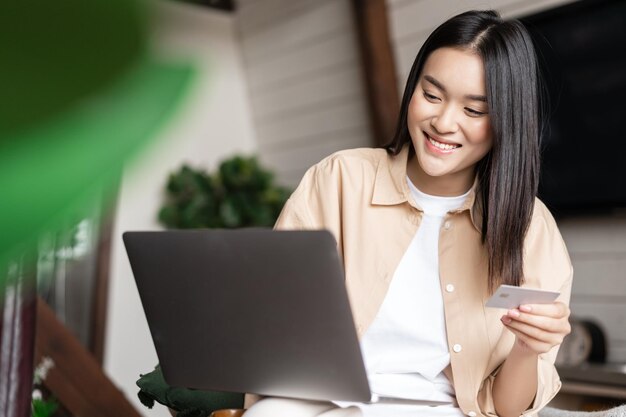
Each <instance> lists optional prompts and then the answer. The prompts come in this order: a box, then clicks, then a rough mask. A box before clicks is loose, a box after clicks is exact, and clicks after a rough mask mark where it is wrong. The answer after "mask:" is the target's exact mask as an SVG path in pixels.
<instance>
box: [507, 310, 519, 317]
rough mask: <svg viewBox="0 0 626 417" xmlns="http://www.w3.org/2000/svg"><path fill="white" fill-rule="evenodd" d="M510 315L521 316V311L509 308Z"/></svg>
mask: <svg viewBox="0 0 626 417" xmlns="http://www.w3.org/2000/svg"><path fill="white" fill-rule="evenodd" d="M509 316H511V317H519V311H517V310H509Z"/></svg>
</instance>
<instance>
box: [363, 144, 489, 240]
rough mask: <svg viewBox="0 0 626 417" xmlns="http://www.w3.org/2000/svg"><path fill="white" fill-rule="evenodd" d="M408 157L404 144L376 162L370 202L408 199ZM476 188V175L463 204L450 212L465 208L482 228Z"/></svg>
mask: <svg viewBox="0 0 626 417" xmlns="http://www.w3.org/2000/svg"><path fill="white" fill-rule="evenodd" d="M408 157H409V145H408V144H407V145H404V146H403V147H402V150H401V151H400V153H399V154H398V155H395V156H394V155H390V154H387V155H386V157H384V158H382V159H381V160H380V162H379V163H378V168H377V169H376V179H375V181H374V192H373V193H372V204H373V205H381V206H390V205H397V204H402V203H406V202H408V201H409V195H410V193H411V191H410V190H409V186H408V184H407V182H406V165H407V161H408ZM477 189H478V176H476V177H475V178H474V184H473V185H472V188H471V189H470V192H469V194H468V195H467V198H466V199H465V201H464V202H463V205H461V207H459V208H458V209H456V210H452V211H451V213H461V212H463V211H465V210H468V211H469V212H470V217H471V219H472V224H473V225H474V227H475V228H476V230H478V231H479V232H480V231H481V228H482V209H481V207H480V206H481V203H480V198H476V193H477Z"/></svg>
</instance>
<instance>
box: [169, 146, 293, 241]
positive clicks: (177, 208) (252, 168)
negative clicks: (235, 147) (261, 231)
mask: <svg viewBox="0 0 626 417" xmlns="http://www.w3.org/2000/svg"><path fill="white" fill-rule="evenodd" d="M166 191H167V199H166V202H165V204H164V205H163V207H162V208H161V210H160V211H159V221H160V222H161V223H162V224H163V225H164V226H166V227H168V228H178V229H191V228H229V229H230V228H238V227H252V226H258V227H271V226H272V225H273V224H274V222H275V221H276V219H277V218H278V215H279V214H280V210H281V209H282V207H283V205H284V204H285V202H286V201H287V198H288V197H289V194H290V190H288V189H287V188H285V187H280V186H277V185H275V184H274V175H273V173H272V172H270V171H269V170H267V169H264V168H263V167H261V166H260V165H259V163H258V161H257V159H256V158H255V157H242V156H235V157H232V158H230V159H227V160H225V161H223V162H222V163H221V164H220V166H219V168H218V170H217V172H215V173H213V174H210V173H207V172H206V171H204V170H201V169H194V168H191V167H189V166H187V165H183V166H182V168H181V169H180V170H179V171H178V172H175V173H172V174H170V176H169V179H168V182H167V186H166Z"/></svg>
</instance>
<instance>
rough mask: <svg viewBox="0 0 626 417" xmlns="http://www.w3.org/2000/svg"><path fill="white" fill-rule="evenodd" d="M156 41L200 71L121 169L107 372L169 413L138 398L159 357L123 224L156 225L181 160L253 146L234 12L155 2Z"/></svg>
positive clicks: (205, 159)
mask: <svg viewBox="0 0 626 417" xmlns="http://www.w3.org/2000/svg"><path fill="white" fill-rule="evenodd" d="M155 12H156V14H155V34H154V45H155V48H156V49H157V52H159V54H160V55H163V56H170V57H181V58H187V59H188V58H192V59H193V60H194V61H195V65H196V67H197V69H198V70H199V79H197V80H196V84H195V85H194V86H193V89H192V91H191V94H190V95H189V97H188V98H187V100H186V102H185V104H184V106H183V108H182V109H181V111H180V114H179V116H178V117H177V118H175V119H174V120H172V122H171V123H169V124H168V126H167V127H166V129H165V131H164V132H162V134H161V136H160V137H159V138H158V139H157V140H156V141H154V142H153V143H152V144H151V145H150V147H149V148H148V149H146V150H145V151H144V152H143V154H142V155H141V157H140V158H138V159H137V160H135V161H133V163H132V164H130V165H129V166H128V168H127V170H126V172H125V173H124V176H123V181H122V185H121V190H120V195H119V201H118V206H117V212H116V216H117V219H116V224H115V228H114V239H113V240H114V242H113V248H112V260H111V262H112V263H111V277H110V288H109V305H108V316H107V331H106V346H105V361H104V368H105V372H106V373H107V374H108V375H109V376H110V377H111V378H112V380H113V382H114V383H115V384H116V385H118V387H120V389H121V390H122V391H123V392H124V394H125V395H126V396H127V397H128V398H129V399H130V400H131V401H132V402H133V403H134V404H136V408H137V409H138V410H139V411H140V412H141V413H143V414H145V415H148V416H163V417H165V416H169V413H167V411H166V409H165V407H162V406H160V405H157V406H155V407H154V408H153V409H152V410H148V409H146V408H145V407H144V406H143V405H141V404H140V403H139V401H138V400H137V395H136V393H137V391H138V389H137V387H136V386H135V381H136V380H137V378H138V377H139V373H146V372H147V371H150V370H151V369H152V368H153V366H154V365H155V364H156V363H157V357H156V353H155V351H154V346H153V343H152V339H151V337H150V333H149V330H148V327H147V323H146V320H145V316H144V313H143V310H142V308H141V304H140V300H139V297H138V294H137V289H136V286H135V283H134V280H133V276H132V273H131V270H130V266H129V264H128V259H127V257H126V253H125V251H124V248H123V245H122V240H121V234H122V232H123V231H126V230H154V229H159V228H160V226H159V225H158V223H157V221H156V215H157V211H158V208H159V207H160V205H161V202H162V190H163V187H164V184H165V181H166V178H167V175H168V173H170V172H172V171H174V170H177V169H178V168H179V167H180V165H181V164H182V163H183V162H187V163H190V164H191V165H193V166H202V167H206V168H211V169H212V168H214V167H215V165H216V162H217V161H218V160H221V159H222V158H224V157H227V156H230V155H231V154H233V153H236V152H244V153H246V154H248V153H251V152H254V151H256V141H255V137H254V131H253V128H252V118H251V115H250V111H249V107H248V99H247V96H246V86H245V77H244V74H243V71H242V66H241V59H240V56H239V46H238V42H237V39H236V36H235V31H234V22H233V17H232V15H228V14H223V13H220V12H215V11H211V10H209V9H208V8H202V7H197V6H192V5H186V4H178V3H175V2H159V3H157V7H156V11H155Z"/></svg>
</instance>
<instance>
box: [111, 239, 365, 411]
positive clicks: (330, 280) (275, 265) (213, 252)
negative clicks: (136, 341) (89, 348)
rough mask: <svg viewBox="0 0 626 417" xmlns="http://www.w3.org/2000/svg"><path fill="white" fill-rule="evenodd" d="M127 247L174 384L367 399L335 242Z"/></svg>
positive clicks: (138, 242)
mask: <svg viewBox="0 0 626 417" xmlns="http://www.w3.org/2000/svg"><path fill="white" fill-rule="evenodd" d="M123 239H124V243H125V246H126V251H127V253H128V257H129V260H130V263H131V267H132V270H133V274H134V276H135V280H136V283H137V288H138V290H139V295H140V298H141V302H142V305H143V308H144V311H145V313H146V317H147V320H148V325H149V327H150V331H151V333H152V338H153V340H154V344H155V347H156V351H157V355H158V357H159V362H160V364H161V368H162V371H163V375H164V377H165V379H166V381H167V382H168V384H170V385H174V386H185V387H189V388H196V389H205V390H215V391H230V392H250V393H256V394H261V395H270V396H281V397H293V398H303V399H314V400H344V401H369V400H370V397H371V395H370V390H369V385H368V382H367V376H366V372H365V368H364V365H363V360H362V356H361V351H360V347H359V342H358V339H357V335H356V331H355V329H354V323H353V318H352V312H351V310H350V305H349V301H348V296H347V292H346V288H345V283H344V277H343V270H342V267H341V263H340V259H339V256H338V253H337V248H336V242H335V240H334V238H333V236H332V235H331V234H330V233H329V232H327V231H272V230H263V229H238V230H192V231H189V230H185V231H181V230H177V231H159V232H126V233H124V235H123Z"/></svg>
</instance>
